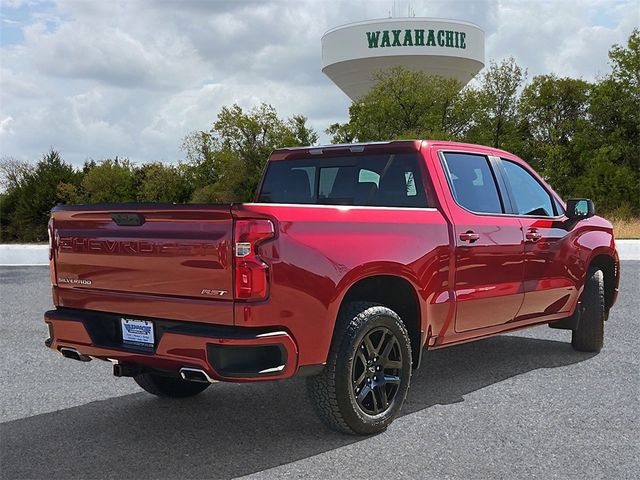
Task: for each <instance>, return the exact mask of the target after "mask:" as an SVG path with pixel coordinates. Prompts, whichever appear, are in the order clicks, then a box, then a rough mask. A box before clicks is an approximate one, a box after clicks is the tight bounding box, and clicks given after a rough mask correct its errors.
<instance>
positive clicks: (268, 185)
mask: <svg viewBox="0 0 640 480" xmlns="http://www.w3.org/2000/svg"><path fill="white" fill-rule="evenodd" d="M258 201H259V202H262V203H294V204H297V203H302V204H318V205H362V206H376V207H427V200H426V195H425V190H424V186H423V183H422V176H421V174H420V169H419V168H418V156H417V154H415V153H409V154H384V155H359V156H354V157H335V158H331V157H329V158H328V157H321V158H317V159H304V160H277V161H273V162H270V163H269V166H268V167H267V173H266V175H265V178H264V182H263V184H262V190H261V191H260V196H259V197H258Z"/></svg>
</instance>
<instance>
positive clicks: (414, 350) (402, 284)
mask: <svg viewBox="0 0 640 480" xmlns="http://www.w3.org/2000/svg"><path fill="white" fill-rule="evenodd" d="M418 298H419V297H418V293H417V292H416V290H415V288H414V286H413V285H412V284H411V282H409V281H408V280H407V279H405V278H403V277H399V276H396V275H372V276H368V277H364V278H361V279H359V280H358V281H357V282H355V283H353V284H352V285H351V286H350V287H349V289H348V290H347V292H346V293H345V295H344V296H343V298H342V301H341V303H340V310H342V308H343V307H344V306H345V305H346V304H347V303H351V302H357V301H367V302H374V303H379V304H381V305H384V306H386V307H388V308H390V309H391V310H393V311H394V312H396V313H397V314H398V315H399V316H400V318H401V319H402V321H403V323H404V324H405V327H407V332H408V333H409V340H410V341H411V356H412V359H413V362H412V363H413V367H414V368H418V367H419V366H420V360H421V356H422V349H423V329H422V314H421V308H420V302H419V300H418ZM334 334H335V331H334Z"/></svg>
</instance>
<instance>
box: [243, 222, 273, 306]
mask: <svg viewBox="0 0 640 480" xmlns="http://www.w3.org/2000/svg"><path fill="white" fill-rule="evenodd" d="M274 235H275V233H274V228H273V223H272V222H271V221H270V220H237V221H236V223H235V232H234V238H235V267H236V271H235V275H236V298H237V299H241V300H260V299H264V298H267V295H268V294H269V265H267V264H266V263H265V262H263V261H262V259H260V257H258V254H257V251H256V247H257V246H258V245H259V244H260V243H261V242H264V241H265V240H268V239H269V238H273V236H274Z"/></svg>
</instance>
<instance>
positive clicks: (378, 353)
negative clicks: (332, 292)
mask: <svg viewBox="0 0 640 480" xmlns="http://www.w3.org/2000/svg"><path fill="white" fill-rule="evenodd" d="M411 368H412V367H411V347H410V341H409V336H408V334H407V330H406V328H405V326H404V324H403V323H402V320H401V319H400V317H399V316H398V315H397V314H396V313H395V312H394V311H393V310H390V309H389V308H386V307H383V306H380V305H376V304H373V303H365V302H357V303H352V304H349V305H348V306H347V307H346V308H343V310H342V312H341V314H340V316H339V318H338V322H337V323H336V334H335V336H334V341H333V344H332V346H331V350H330V352H329V357H328V359H327V365H326V367H325V369H324V370H323V372H322V373H321V374H320V375H318V376H315V377H309V378H308V379H307V387H308V393H309V397H310V400H311V402H312V404H313V405H314V407H315V409H316V412H317V413H318V414H319V416H320V418H321V419H322V420H323V422H324V423H325V424H327V425H328V426H329V427H331V428H333V429H335V430H338V431H342V432H346V433H355V434H359V435H368V434H372V433H378V432H381V431H383V430H385V429H386V428H387V427H388V426H389V424H390V423H391V422H392V421H393V420H394V419H395V417H396V416H397V414H398V412H399V411H400V408H401V407H402V404H403V403H404V399H405V397H406V395H407V391H408V389H409V382H410V379H411Z"/></svg>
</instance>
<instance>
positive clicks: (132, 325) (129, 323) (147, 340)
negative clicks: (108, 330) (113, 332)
mask: <svg viewBox="0 0 640 480" xmlns="http://www.w3.org/2000/svg"><path fill="white" fill-rule="evenodd" d="M120 329H121V331H122V334H121V335H122V343H123V344H124V345H133V346H136V347H144V348H154V347H155V344H156V342H155V328H154V325H153V322H152V321H151V320H140V319H137V318H126V317H121V318H120Z"/></svg>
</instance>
